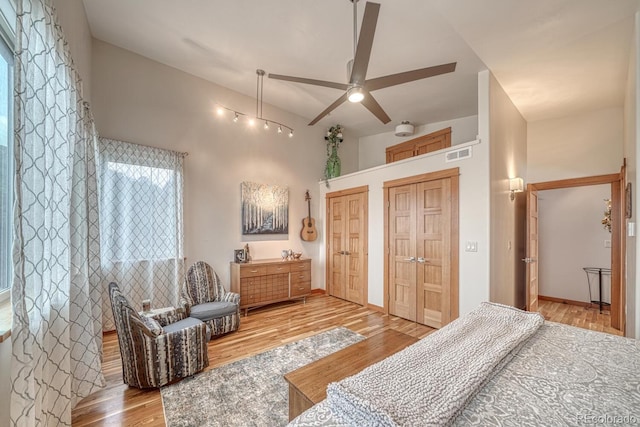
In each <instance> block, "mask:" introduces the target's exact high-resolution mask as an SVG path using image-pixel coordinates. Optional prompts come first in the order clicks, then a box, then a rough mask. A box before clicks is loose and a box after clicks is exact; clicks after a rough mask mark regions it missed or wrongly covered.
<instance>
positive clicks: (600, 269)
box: [538, 184, 620, 334]
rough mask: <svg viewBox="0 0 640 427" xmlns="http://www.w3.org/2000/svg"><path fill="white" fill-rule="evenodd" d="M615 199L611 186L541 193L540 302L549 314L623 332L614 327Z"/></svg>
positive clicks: (568, 321)
mask: <svg viewBox="0 0 640 427" xmlns="http://www.w3.org/2000/svg"><path fill="white" fill-rule="evenodd" d="M610 203H611V185H610V184H599V185H589V186H582V187H570V188H558V189H553V190H544V191H539V192H538V220H539V224H540V226H539V230H538V233H539V241H540V246H539V254H538V255H539V257H538V259H539V266H538V276H539V280H540V285H539V290H538V292H539V295H538V300H539V311H540V312H541V313H542V314H543V315H544V316H545V318H547V319H549V320H552V321H557V322H560V323H566V324H569V325H573V326H578V327H582V328H586V329H591V330H597V331H600V332H609V333H614V334H619V333H620V332H619V331H617V330H616V329H613V328H611V222H610V221H609V220H608V219H605V217H606V218H610V215H607V212H610V211H609V206H610ZM603 220H604V223H603Z"/></svg>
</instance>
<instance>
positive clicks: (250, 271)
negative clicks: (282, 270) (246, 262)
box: [249, 270, 258, 273]
mask: <svg viewBox="0 0 640 427" xmlns="http://www.w3.org/2000/svg"><path fill="white" fill-rule="evenodd" d="M257 272H258V270H249V273H257Z"/></svg>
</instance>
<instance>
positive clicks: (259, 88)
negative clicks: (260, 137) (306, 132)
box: [216, 69, 293, 138]
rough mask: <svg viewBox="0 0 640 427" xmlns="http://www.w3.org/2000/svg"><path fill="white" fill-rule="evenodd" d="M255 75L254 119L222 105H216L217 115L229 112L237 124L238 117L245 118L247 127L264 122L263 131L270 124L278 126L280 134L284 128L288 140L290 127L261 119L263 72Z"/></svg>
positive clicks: (291, 129) (291, 132) (291, 135)
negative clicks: (287, 133) (256, 77)
mask: <svg viewBox="0 0 640 427" xmlns="http://www.w3.org/2000/svg"><path fill="white" fill-rule="evenodd" d="M256 74H257V75H258V81H257V85H256V115H255V117H249V116H247V114H245V113H243V112H241V111H236V110H232V109H231V108H227V107H225V106H224V105H218V107H217V108H216V111H217V113H218V115H223V114H224V112H225V111H230V112H232V113H233V121H234V122H237V121H238V120H240V116H247V118H248V122H247V123H248V124H249V126H254V125H255V124H256V122H259V121H262V122H264V125H263V127H264V129H265V130H269V128H270V126H269V125H270V124H274V125H278V133H282V132H283V130H282V128H286V129H288V130H289V138H293V128H292V127H290V126H287V125H285V124H283V123H280V122H276V121H275V120H271V119H266V118H264V117H262V85H263V80H264V70H260V69H258V70H256Z"/></svg>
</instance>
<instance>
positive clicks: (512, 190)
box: [509, 176, 524, 202]
mask: <svg viewBox="0 0 640 427" xmlns="http://www.w3.org/2000/svg"><path fill="white" fill-rule="evenodd" d="M523 191H524V180H523V179H522V178H520V177H519V176H517V177H515V178H509V198H510V199H511V201H512V202H513V201H514V200H515V199H516V193H522V192H523Z"/></svg>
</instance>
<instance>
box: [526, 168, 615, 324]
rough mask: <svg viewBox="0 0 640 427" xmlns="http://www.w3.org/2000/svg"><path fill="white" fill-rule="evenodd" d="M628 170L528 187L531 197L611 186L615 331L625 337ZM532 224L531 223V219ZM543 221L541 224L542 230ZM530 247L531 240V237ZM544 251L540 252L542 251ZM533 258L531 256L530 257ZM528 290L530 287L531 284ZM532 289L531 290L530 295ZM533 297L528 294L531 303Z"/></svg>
mask: <svg viewBox="0 0 640 427" xmlns="http://www.w3.org/2000/svg"><path fill="white" fill-rule="evenodd" d="M624 171H625V166H624V165H623V166H622V168H621V171H620V173H613V174H607V175H596V176H588V177H584V178H570V179H562V180H557V181H546V182H537V183H533V184H528V185H527V195H528V194H529V192H530V191H544V190H557V189H563V188H574V187H586V186H591V185H601V184H611V327H612V328H615V329H618V330H620V331H622V333H623V334H624V333H625V313H624V312H625V310H624V307H625V306H626V296H625V288H626V282H625V274H624V273H625V265H624V262H622V257H623V256H624V253H625V245H626V234H625V227H623V226H622V225H623V224H624V209H622V203H623V200H624V197H623V196H624V189H625V185H624V179H625V178H624V177H625V173H624ZM527 220H528V219H527ZM539 224H540V221H538V226H539ZM526 238H527V245H528V244H529V239H530V236H529V235H528V234H527V237H526ZM539 250H540V249H539V248H538V251H539ZM527 256H529V254H527ZM527 286H528V284H527ZM528 290H529V289H527V291H528ZM528 298H529V295H528V293H527V302H528Z"/></svg>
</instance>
